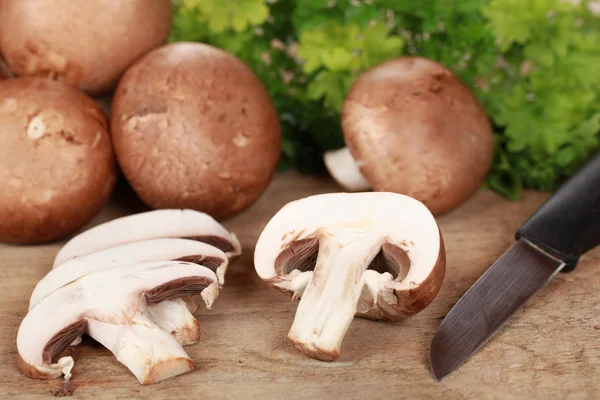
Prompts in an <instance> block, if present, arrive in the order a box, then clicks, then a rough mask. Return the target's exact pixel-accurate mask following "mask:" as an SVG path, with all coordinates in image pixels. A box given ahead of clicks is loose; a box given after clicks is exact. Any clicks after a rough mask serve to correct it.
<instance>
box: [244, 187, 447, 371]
mask: <svg viewBox="0 0 600 400" xmlns="http://www.w3.org/2000/svg"><path fill="white" fill-rule="evenodd" d="M254 263H255V268H256V271H257V273H258V275H259V276H260V277H261V278H262V279H263V280H265V281H266V282H268V283H269V284H270V285H272V286H274V287H276V288H278V289H279V290H282V291H284V292H287V293H289V294H292V295H293V296H294V297H301V300H300V303H299V305H298V309H297V311H296V317H295V319H294V323H293V324H292V327H291V329H290V331H289V333H288V337H289V339H291V340H292V341H293V342H294V343H295V345H296V347H297V348H298V349H299V350H300V351H302V352H303V353H305V354H307V355H309V356H311V357H313V358H317V359H320V360H328V361H331V360H335V359H337V358H338V356H339V351H340V346H341V343H342V340H343V338H344V335H345V333H346V331H347V329H348V327H349V325H350V323H351V322H352V319H353V317H354V316H355V315H357V316H361V317H367V318H372V319H376V320H388V321H397V320H401V319H403V318H406V317H409V316H411V315H413V314H415V313H417V312H419V311H421V310H422V309H423V308H425V307H426V306H427V305H428V304H429V303H430V302H431V301H432V300H433V298H434V297H435V296H436V295H437V293H438V291H439V288H440V286H441V284H442V281H443V279H444V274H445V252H444V244H443V239H442V235H441V233H440V230H439V229H438V226H437V224H436V221H435V219H434V217H433V216H432V214H431V213H430V212H429V210H428V209H427V208H426V207H425V206H424V205H423V204H422V203H420V202H419V201H417V200H415V199H413V198H410V197H407V196H404V195H401V194H395V193H386V192H364V193H334V194H323V195H316V196H311V197H307V198H305V199H301V200H297V201H294V202H291V203H289V204H288V205H286V206H285V207H283V208H282V209H281V210H280V211H279V212H278V213H277V214H276V215H275V216H274V217H273V218H272V219H271V221H269V223H268V224H267V226H266V227H265V229H264V231H263V232H262V233H261V236H260V237H259V240H258V243H257V245H256V250H255V254H254Z"/></svg>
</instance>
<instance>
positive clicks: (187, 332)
mask: <svg viewBox="0 0 600 400" xmlns="http://www.w3.org/2000/svg"><path fill="white" fill-rule="evenodd" d="M171 260H177V261H189V262H193V263H196V264H199V265H202V266H205V267H207V268H209V269H211V270H212V271H214V272H216V271H218V270H220V269H226V268H227V265H228V260H227V256H226V255H225V253H223V252H222V251H221V250H219V249H217V248H216V247H213V246H211V245H208V244H206V243H202V242H197V241H194V240H187V239H171V238H167V239H149V240H145V241H142V242H134V243H129V244H124V245H121V246H116V247H110V248H108V249H105V250H101V251H98V252H95V253H90V254H87V255H84V256H81V257H75V258H72V259H69V260H67V261H65V262H64V263H62V264H60V265H59V266H58V267H55V268H54V269H52V270H51V271H50V272H49V273H48V274H47V275H46V276H45V278H44V279H42V280H41V281H40V282H38V284H37V285H36V287H35V288H34V289H33V293H32V294H31V299H30V301H29V308H30V309H31V308H32V307H33V306H35V305H36V304H37V303H38V302H39V301H40V300H41V299H43V298H44V297H46V296H47V295H49V294H50V293H52V292H53V291H54V290H56V289H58V288H60V287H62V286H64V285H66V284H68V283H70V282H72V281H74V280H76V279H78V278H80V277H82V276H84V275H87V274H89V273H90V272H97V271H101V270H103V269H109V268H115V267H123V266H127V265H135V264H139V263H142V262H148V261H171ZM198 307H199V305H198V304H197V303H196V302H195V301H194V300H193V298H192V297H191V296H185V297H184V298H177V299H173V300H165V301H162V302H160V303H157V304H150V305H149V306H148V311H149V312H150V314H151V316H152V317H153V318H154V320H155V321H156V323H157V325H158V326H159V327H160V328H161V329H163V330H165V331H167V332H171V334H173V335H174V336H175V338H176V339H177V341H178V342H179V343H180V344H182V345H184V346H187V345H190V344H193V343H196V342H198V340H200V326H199V325H198V321H197V320H196V318H195V317H194V315H193V314H194V313H195V312H196V311H197V310H198ZM78 342H79V338H78V339H77V340H76V342H75V343H74V344H75V345H76V344H77V343H78Z"/></svg>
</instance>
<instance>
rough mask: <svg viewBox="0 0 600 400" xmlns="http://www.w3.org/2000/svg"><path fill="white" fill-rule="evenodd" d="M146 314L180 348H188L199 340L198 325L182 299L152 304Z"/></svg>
mask: <svg viewBox="0 0 600 400" xmlns="http://www.w3.org/2000/svg"><path fill="white" fill-rule="evenodd" d="M148 312H149V314H150V315H151V316H152V319H153V320H154V321H156V324H157V325H158V326H159V328H161V329H162V330H164V331H166V332H169V333H171V335H173V337H175V339H176V340H177V341H178V342H179V343H181V345H182V346H189V345H191V344H194V343H196V342H198V341H199V340H200V325H199V324H198V321H197V320H196V318H195V317H194V316H193V315H192V312H191V311H190V310H189V309H188V306H187V304H186V301H184V300H183V299H181V298H178V299H173V300H164V301H161V302H160V303H157V304H152V305H150V306H149V307H148Z"/></svg>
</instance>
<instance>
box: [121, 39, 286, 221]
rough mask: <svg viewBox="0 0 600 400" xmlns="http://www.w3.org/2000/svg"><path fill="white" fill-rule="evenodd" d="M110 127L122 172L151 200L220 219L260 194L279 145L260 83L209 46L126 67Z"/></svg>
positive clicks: (158, 54) (157, 54) (172, 48)
mask: <svg viewBox="0 0 600 400" xmlns="http://www.w3.org/2000/svg"><path fill="white" fill-rule="evenodd" d="M111 132H112V137H113V146H114V149H115V153H116V156H117V159H118V162H119V165H120V166H121V169H122V171H123V174H124V176H125V177H126V179H127V180H128V182H129V183H130V184H131V186H132V188H133V189H134V190H135V192H136V193H137V194H138V195H139V196H140V198H141V199H142V200H143V201H144V202H145V203H146V204H148V205H149V206H150V207H152V208H190V209H194V210H198V211H202V212H205V213H207V214H209V215H211V216H212V217H213V218H216V219H223V218H227V217H230V216H233V215H235V214H236V213H239V212H241V211H242V210H244V209H245V208H247V207H248V206H250V205H251V204H252V203H253V202H254V201H255V200H256V199H258V197H259V196H260V195H261V194H262V193H263V191H264V190H265V189H266V187H267V186H268V184H269V182H270V180H271V178H272V176H273V174H274V173H275V170H276V168H277V164H278V161H279V157H280V152H281V130H280V123H279V119H278V116H277V112H276V110H275V107H274V105H273V102H272V100H271V98H270V97H269V94H268V93H267V91H266V89H265V88H264V86H263V84H262V82H261V81H260V80H259V79H258V78H257V77H256V76H255V74H254V73H253V72H252V70H251V69H250V68H248V67H247V66H246V65H245V64H244V63H242V62H241V61H240V60H238V59H237V58H236V57H234V56H232V55H231V54H228V53H226V52H225V51H222V50H220V49H217V48H214V47H211V46H209V45H205V44H201V43H175V44H170V45H166V46H163V47H161V48H159V49H156V50H154V51H152V52H150V53H148V54H147V55H146V56H144V57H143V58H142V59H140V60H139V61H138V62H136V63H135V64H134V65H133V66H132V67H131V68H130V69H128V70H127V72H126V73H125V75H124V76H123V78H122V79H121V81H120V82H119V85H118V87H117V90H116V91H115V95H114V97H113V103H112V109H111Z"/></svg>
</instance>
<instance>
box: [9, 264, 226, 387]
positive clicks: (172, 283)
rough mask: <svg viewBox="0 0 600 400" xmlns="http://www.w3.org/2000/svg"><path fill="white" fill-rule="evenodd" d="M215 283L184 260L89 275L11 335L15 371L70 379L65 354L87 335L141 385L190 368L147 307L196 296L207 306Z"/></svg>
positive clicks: (47, 300) (51, 298)
mask: <svg viewBox="0 0 600 400" xmlns="http://www.w3.org/2000/svg"><path fill="white" fill-rule="evenodd" d="M217 288H218V282H217V277H216V275H215V274H214V272H212V271H211V270H209V269H208V268H205V267H202V266H199V265H196V264H192V263H188V262H181V261H178V262H164V261H159V262H147V263H140V264H137V265H134V266H126V267H120V268H111V269H108V270H101V271H96V272H91V273H89V274H87V275H85V276H82V277H81V278H79V279H77V280H75V281H73V282H71V283H69V284H67V285H65V286H62V287H61V288H59V289H57V290H55V291H53V292H52V293H50V294H49V295H48V296H46V297H44V298H43V299H42V300H41V301H40V302H39V303H37V304H36V305H35V306H34V307H33V308H31V309H30V310H29V311H28V313H27V315H26V316H25V318H23V321H22V322H21V325H20V326H19V330H18V333H17V350H18V365H19V368H20V369H21V371H22V372H23V373H24V374H26V375H27V376H29V377H32V378H37V379H55V378H58V377H60V376H61V375H64V376H65V379H67V380H68V379H70V377H71V370H72V368H73V366H74V361H73V359H72V357H70V356H64V355H63V352H64V350H65V349H66V348H67V347H68V346H69V344H70V343H72V341H73V340H74V339H75V338H76V337H78V336H81V334H83V333H86V334H88V335H89V336H91V337H92V338H93V339H95V340H97V341H98V342H100V343H102V344H103V345H104V346H105V347H107V348H108V349H109V350H110V351H111V352H112V353H113V354H114V355H115V356H116V358H117V359H118V360H119V361H120V362H121V363H123V364H124V365H125V366H126V367H127V368H129V369H130V371H131V372H132V373H133V374H134V375H135V376H136V378H137V379H138V381H139V382H140V383H142V384H152V383H157V382H159V381H161V380H164V379H167V378H169V377H172V376H175V375H179V374H182V373H185V372H187V371H190V370H192V369H193V368H194V363H193V361H192V360H191V359H190V358H189V357H188V356H187V355H186V353H185V351H184V350H183V348H182V347H181V345H180V344H179V343H177V341H176V340H175V338H173V336H171V335H170V334H169V333H167V332H165V331H163V330H161V329H160V328H159V327H158V326H157V325H156V324H155V323H154V321H153V320H152V318H151V317H150V316H149V314H148V311H147V305H148V304H155V303H158V302H161V301H164V300H167V299H172V298H177V297H181V296H182V295H184V294H190V293H200V294H201V295H202V298H203V299H204V301H205V303H206V305H207V307H208V308H210V306H211V305H212V303H213V301H214V300H215V299H216V296H217V295H218V289H217Z"/></svg>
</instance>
